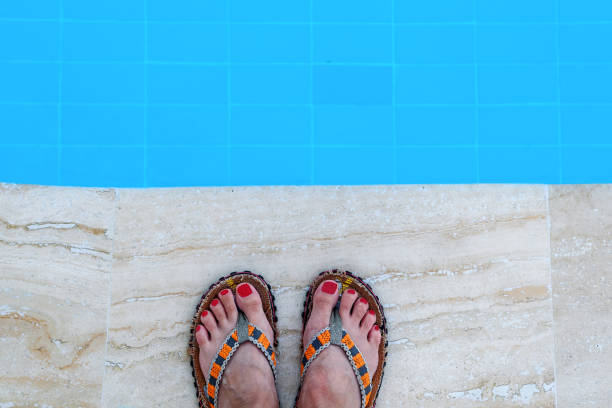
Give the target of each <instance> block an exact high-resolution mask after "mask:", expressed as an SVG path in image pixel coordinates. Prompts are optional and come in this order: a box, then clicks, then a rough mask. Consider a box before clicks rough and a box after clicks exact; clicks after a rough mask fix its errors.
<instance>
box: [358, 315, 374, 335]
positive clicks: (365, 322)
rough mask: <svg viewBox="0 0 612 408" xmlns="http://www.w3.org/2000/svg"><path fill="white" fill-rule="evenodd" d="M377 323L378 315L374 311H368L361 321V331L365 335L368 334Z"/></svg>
mask: <svg viewBox="0 0 612 408" xmlns="http://www.w3.org/2000/svg"><path fill="white" fill-rule="evenodd" d="M374 323H376V313H375V312H374V311H373V310H368V312H367V313H366V314H365V316H363V318H362V319H361V325H360V327H361V330H362V331H363V333H368V332H369V331H370V329H371V328H372V326H374Z"/></svg>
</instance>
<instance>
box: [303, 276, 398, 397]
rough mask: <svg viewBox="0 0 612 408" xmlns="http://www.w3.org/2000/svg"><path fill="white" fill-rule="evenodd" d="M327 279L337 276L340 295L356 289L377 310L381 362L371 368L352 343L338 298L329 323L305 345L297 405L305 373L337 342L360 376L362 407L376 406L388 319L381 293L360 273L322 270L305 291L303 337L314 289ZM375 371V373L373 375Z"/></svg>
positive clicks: (356, 374)
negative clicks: (321, 354)
mask: <svg viewBox="0 0 612 408" xmlns="http://www.w3.org/2000/svg"><path fill="white" fill-rule="evenodd" d="M326 280H334V281H336V282H338V286H339V289H340V296H342V293H344V291H345V290H347V289H353V290H355V291H357V293H359V295H360V296H362V297H363V298H365V299H366V300H367V301H368V304H369V307H370V309H371V310H374V312H375V313H376V324H377V325H378V326H379V327H380V332H381V335H382V337H381V341H380V345H379V347H378V366H377V367H376V368H375V370H372V371H370V370H369V369H368V366H367V364H366V362H365V360H364V359H363V356H362V355H361V353H360V352H359V349H358V348H357V346H356V345H355V343H353V340H352V339H351V336H350V334H349V333H347V332H346V330H344V329H343V328H342V321H341V319H340V315H339V313H338V307H339V305H340V300H339V299H338V304H337V305H336V307H335V308H334V310H333V312H332V315H331V318H330V322H329V326H327V327H326V328H324V329H323V330H321V331H320V332H318V333H317V334H316V335H315V336H313V338H312V340H311V341H310V342H309V345H308V347H306V349H304V348H303V347H302V360H301V367H300V386H299V389H298V393H297V396H296V398H295V406H296V407H297V403H298V399H299V397H300V391H301V389H302V383H303V380H304V375H305V374H306V371H307V370H308V367H309V366H310V364H311V363H312V362H313V361H314V360H315V359H316V358H317V356H318V355H319V354H320V353H321V352H322V351H323V350H325V349H326V348H327V347H329V346H331V345H335V346H339V347H340V348H342V349H343V350H344V352H345V353H346V356H347V358H348V359H349V361H350V363H351V366H352V367H353V371H354V373H355V376H356V377H357V382H358V383H359V391H360V393H361V408H373V407H375V406H376V398H377V397H378V392H379V391H380V386H381V383H382V378H383V374H384V368H385V366H386V364H387V362H386V357H387V345H388V341H387V321H386V319H385V314H384V310H383V306H382V304H381V303H380V301H379V299H378V297H377V296H376V295H375V294H374V292H373V291H372V288H371V287H370V285H368V284H367V283H365V282H364V281H363V279H361V278H359V277H358V276H355V275H353V274H352V273H351V272H348V271H340V270H337V269H334V270H332V271H326V272H321V273H320V274H319V276H318V277H317V278H316V279H315V280H314V282H313V283H312V285H310V288H309V289H308V292H307V293H306V300H305V301H304V311H303V312H302V337H303V336H304V329H305V328H306V322H308V318H309V317H310V313H311V311H312V300H313V296H314V293H315V292H316V290H317V288H318V287H319V285H320V284H321V283H322V282H323V281H326ZM372 373H374V376H373V377H372Z"/></svg>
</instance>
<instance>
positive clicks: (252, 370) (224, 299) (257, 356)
mask: <svg viewBox="0 0 612 408" xmlns="http://www.w3.org/2000/svg"><path fill="white" fill-rule="evenodd" d="M236 293H237V294H238V296H236V297H234V295H233V293H232V291H231V290H229V289H225V290H222V291H221V292H220V293H219V296H218V298H217V299H215V300H213V301H212V303H211V304H210V309H209V310H205V311H204V312H202V318H201V321H202V325H198V326H197V327H196V340H197V341H198V345H199V346H200V355H199V360H200V368H201V369H202V372H203V373H204V375H205V377H206V378H207V379H208V375H209V373H210V364H211V362H212V360H213V358H216V357H217V351H218V350H219V347H220V346H221V343H223V341H224V340H225V338H226V337H227V335H228V334H230V332H231V331H232V330H233V329H234V328H235V327H236V322H237V321H238V310H241V311H242V312H243V313H244V314H245V315H246V317H247V319H248V320H249V321H250V322H251V323H253V324H254V325H255V326H257V327H259V328H260V329H261V330H262V331H263V332H264V334H265V335H266V337H267V338H268V340H270V342H271V343H273V342H274V331H273V330H272V327H271V326H270V323H269V322H268V319H267V318H266V315H265V313H264V311H263V307H262V305H261V298H260V297H259V294H258V293H257V291H256V290H255V288H254V287H253V286H252V285H250V284H248V283H242V284H240V285H238V287H237V288H236ZM219 387H220V388H219V398H218V401H219V402H218V405H219V407H221V408H237V407H254V406H257V407H264V408H268V407H269V408H273V407H278V396H277V394H276V387H275V384H274V375H273V374H272V369H271V368H270V364H269V363H268V360H267V359H266V357H265V356H264V354H263V353H262V352H261V351H260V350H258V349H257V347H256V346H255V345H254V344H253V343H250V342H244V343H242V344H241V345H240V346H239V347H238V349H236V352H235V353H234V354H233V356H232V358H231V360H230V361H229V363H228V365H227V368H226V369H225V373H224V374H223V377H222V380H221V384H220V385H219Z"/></svg>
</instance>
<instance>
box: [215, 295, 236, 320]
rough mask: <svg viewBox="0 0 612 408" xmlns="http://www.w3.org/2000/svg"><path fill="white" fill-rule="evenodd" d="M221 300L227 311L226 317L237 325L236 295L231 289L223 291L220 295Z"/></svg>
mask: <svg viewBox="0 0 612 408" xmlns="http://www.w3.org/2000/svg"><path fill="white" fill-rule="evenodd" d="M219 299H220V300H221V303H223V308H224V309H225V315H226V316H227V319H228V320H229V321H230V323H231V324H232V325H235V324H236V321H237V320H238V309H237V308H236V301H235V300H234V294H233V293H232V291H231V290H229V289H223V290H222V291H221V293H219Z"/></svg>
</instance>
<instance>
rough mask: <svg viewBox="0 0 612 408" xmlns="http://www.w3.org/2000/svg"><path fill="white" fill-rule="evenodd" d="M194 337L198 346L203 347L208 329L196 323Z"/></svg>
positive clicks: (206, 339)
mask: <svg viewBox="0 0 612 408" xmlns="http://www.w3.org/2000/svg"><path fill="white" fill-rule="evenodd" d="M195 337H196V340H197V342H198V346H200V347H203V346H204V344H206V342H207V341H208V331H207V330H206V328H205V327H204V326H202V325H201V324H198V325H197V326H196V334H195Z"/></svg>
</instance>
